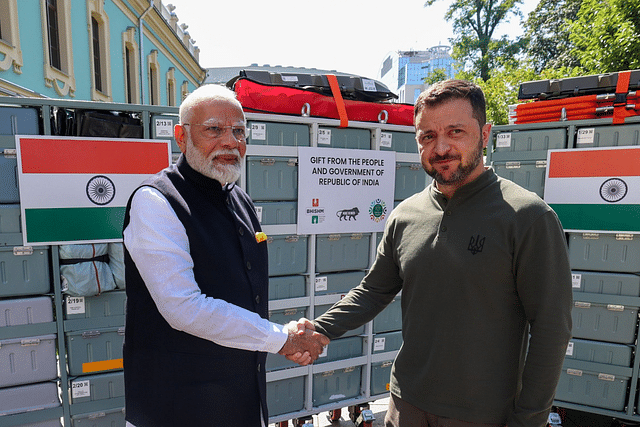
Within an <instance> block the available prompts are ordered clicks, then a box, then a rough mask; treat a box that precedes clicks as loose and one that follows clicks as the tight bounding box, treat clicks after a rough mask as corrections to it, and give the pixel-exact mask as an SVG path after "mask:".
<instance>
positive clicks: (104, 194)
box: [87, 175, 116, 206]
mask: <svg viewBox="0 0 640 427" xmlns="http://www.w3.org/2000/svg"><path fill="white" fill-rule="evenodd" d="M115 196H116V186H115V185H113V181H111V180H110V179H109V178H107V177H106V176H104V175H96V176H94V177H93V178H91V179H90V180H89V182H87V197H88V198H89V200H91V202H93V203H95V204H96V205H100V206H102V205H106V204H108V203H110V202H111V201H112V200H113V198H114V197H115Z"/></svg>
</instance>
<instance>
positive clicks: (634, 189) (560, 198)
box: [544, 176, 640, 205]
mask: <svg viewBox="0 0 640 427" xmlns="http://www.w3.org/2000/svg"><path fill="white" fill-rule="evenodd" d="M611 178H616V177H588V178H547V180H546V182H545V187H544V201H545V202H547V203H549V204H563V203H564V204H587V205H591V204H614V203H613V202H607V201H606V200H604V199H603V198H602V197H601V196H600V187H601V186H602V184H603V183H604V182H605V181H607V180H608V179H611ZM618 179H620V180H622V181H624V183H625V184H626V185H627V193H626V195H625V196H624V198H622V199H621V200H620V201H619V202H615V203H619V204H625V205H635V204H640V176H623V177H620V178H618Z"/></svg>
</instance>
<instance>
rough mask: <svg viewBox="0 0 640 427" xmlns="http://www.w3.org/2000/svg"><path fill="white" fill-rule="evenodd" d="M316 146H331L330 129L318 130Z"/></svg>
mask: <svg viewBox="0 0 640 427" xmlns="http://www.w3.org/2000/svg"><path fill="white" fill-rule="evenodd" d="M318 145H331V129H318Z"/></svg>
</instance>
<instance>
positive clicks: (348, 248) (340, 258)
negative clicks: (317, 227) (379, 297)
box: [316, 233, 371, 273]
mask: <svg viewBox="0 0 640 427" xmlns="http://www.w3.org/2000/svg"><path fill="white" fill-rule="evenodd" d="M370 240H371V234H363V233H356V234H319V235H318V236H317V238H316V271H317V272H318V273H329V272H337V271H349V270H364V269H366V268H369V244H370V243H369V242H370Z"/></svg>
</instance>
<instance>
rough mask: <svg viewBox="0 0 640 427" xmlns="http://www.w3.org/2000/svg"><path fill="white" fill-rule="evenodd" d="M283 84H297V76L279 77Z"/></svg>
mask: <svg viewBox="0 0 640 427" xmlns="http://www.w3.org/2000/svg"><path fill="white" fill-rule="evenodd" d="M281 77H282V81H283V82H290V83H298V76H281Z"/></svg>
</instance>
